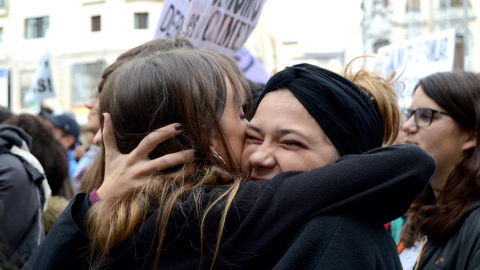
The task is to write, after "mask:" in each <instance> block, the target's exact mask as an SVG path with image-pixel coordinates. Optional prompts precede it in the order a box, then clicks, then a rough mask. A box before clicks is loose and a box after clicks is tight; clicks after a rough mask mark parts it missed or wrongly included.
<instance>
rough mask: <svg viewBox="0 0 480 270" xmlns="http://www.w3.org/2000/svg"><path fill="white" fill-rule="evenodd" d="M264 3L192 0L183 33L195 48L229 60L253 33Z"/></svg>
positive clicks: (261, 1)
mask: <svg viewBox="0 0 480 270" xmlns="http://www.w3.org/2000/svg"><path fill="white" fill-rule="evenodd" d="M265 1H266V0H242V1H240V0H192V2H191V3H190V8H189V10H188V14H187V17H186V19H185V22H184V25H183V28H182V33H184V34H185V35H186V37H187V38H188V39H189V40H190V41H191V42H192V43H193V44H195V45H196V46H197V47H199V48H200V49H204V50H211V51H216V52H220V53H224V54H227V55H229V56H231V57H233V56H234V55H235V53H237V52H238V51H240V49H241V48H242V46H243V44H244V43H245V41H246V40H247V38H248V37H249V36H250V34H251V33H252V32H253V30H254V29H255V26H256V25H257V23H258V19H259V18H260V14H261V13H262V9H263V6H264V4H265Z"/></svg>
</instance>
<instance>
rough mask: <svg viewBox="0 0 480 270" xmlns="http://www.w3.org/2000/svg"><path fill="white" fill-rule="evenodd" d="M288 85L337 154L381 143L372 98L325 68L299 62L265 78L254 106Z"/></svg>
mask: <svg viewBox="0 0 480 270" xmlns="http://www.w3.org/2000/svg"><path fill="white" fill-rule="evenodd" d="M279 89H288V90H290V91H291V92H292V93H293V95H294V96H295V97H296V98H297V99H298V100H299V101H300V103H301V104H302V105H303V106H304V107H305V109H307V111H308V112H309V113H310V115H311V116H312V117H313V118H314V119H315V120H316V121H317V123H318V124H319V125H320V127H321V128H322V129H323V131H324V132H325V133H326V134H327V136H328V138H330V140H331V141H332V142H333V144H334V145H335V147H336V148H337V150H338V151H339V152H340V155H342V156H343V155H348V154H361V153H364V152H366V151H368V150H370V149H373V148H376V147H380V146H382V123H381V120H380V116H379V114H378V112H377V110H376V109H375V106H374V104H373V102H372V100H371V99H370V98H369V97H368V96H367V94H365V93H364V92H363V91H362V90H361V89H360V88H359V87H358V86H357V85H356V84H354V83H353V82H351V81H350V80H348V79H346V78H344V77H342V76H340V75H338V74H336V73H334V72H331V71H328V70H326V69H323V68H320V67H317V66H314V65H310V64H299V65H294V66H292V67H287V68H285V69H284V70H282V71H280V72H278V73H276V74H275V75H273V76H272V77H271V78H270V80H269V81H268V82H267V84H266V85H265V87H264V88H263V91H262V93H261V95H260V97H259V98H258V100H257V105H256V108H258V105H259V104H260V102H261V100H262V99H263V97H264V96H265V95H266V94H267V93H269V92H272V91H275V90H279Z"/></svg>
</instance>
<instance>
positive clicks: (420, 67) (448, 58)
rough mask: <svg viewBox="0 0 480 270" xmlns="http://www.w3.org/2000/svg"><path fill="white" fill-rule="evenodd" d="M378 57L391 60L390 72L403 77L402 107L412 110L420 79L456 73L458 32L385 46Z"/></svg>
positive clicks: (451, 31)
mask: <svg viewBox="0 0 480 270" xmlns="http://www.w3.org/2000/svg"><path fill="white" fill-rule="evenodd" d="M378 54H379V55H380V56H383V57H385V58H386V60H387V63H386V64H387V66H388V70H390V71H391V70H395V71H396V72H397V75H400V74H401V73H402V72H403V74H402V75H401V77H400V81H402V82H403V83H404V84H405V90H404V91H403V93H402V96H401V97H400V100H399V103H400V107H401V108H402V109H403V108H408V107H409V106H410V103H411V101H412V93H413V90H414V89H413V88H414V87H415V85H416V84H417V82H418V80H419V79H421V78H423V77H426V76H428V75H430V74H433V73H436V72H442V71H452V69H453V60H454V57H455V30H447V31H442V32H437V33H432V34H428V35H424V36H420V37H416V38H412V39H408V40H405V41H404V42H401V43H395V44H392V45H388V46H385V47H382V48H380V49H379V50H378Z"/></svg>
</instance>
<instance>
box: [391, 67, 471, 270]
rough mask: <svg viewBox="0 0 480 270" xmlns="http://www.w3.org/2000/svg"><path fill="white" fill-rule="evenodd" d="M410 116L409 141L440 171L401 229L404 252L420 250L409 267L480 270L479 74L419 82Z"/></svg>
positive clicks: (434, 77) (446, 74) (450, 75)
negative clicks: (433, 159) (426, 155)
mask: <svg viewBox="0 0 480 270" xmlns="http://www.w3.org/2000/svg"><path fill="white" fill-rule="evenodd" d="M406 117H407V121H406V122H405V124H404V125H403V129H404V132H405V135H404V142H405V143H411V144H416V145H418V146H420V147H422V148H423V149H424V150H426V151H427V152H429V153H430V154H431V155H432V156H433V157H434V158H435V160H436V161H437V170H436V172H435V174H434V175H433V176H432V179H431V181H430V183H429V185H428V186H427V188H426V189H425V191H424V192H423V193H422V194H421V195H420V196H419V198H418V199H417V200H416V201H415V202H414V203H413V205H412V207H411V208H410V210H409V211H408V218H407V220H406V222H405V225H404V226H403V229H402V233H401V242H400V244H399V247H400V251H403V249H404V247H406V248H407V250H409V249H410V250H411V249H412V247H415V245H417V246H419V248H418V247H417V250H418V251H417V253H415V254H414V255H413V256H414V259H415V260H413V263H412V264H410V265H405V269H411V268H412V267H413V264H416V266H415V269H433V268H436V269H437V268H438V269H478V267H480V148H479V143H480V134H479V133H478V126H479V123H480V122H479V121H480V76H478V75H477V74H474V73H472V72H441V73H435V74H432V75H429V76H427V77H425V78H422V79H420V81H419V82H418V84H417V85H416V87H415V90H414V94H413V99H412V103H411V105H410V109H408V110H407V111H406ZM403 252H405V251H403ZM403 252H402V254H400V255H401V256H402V255H403V254H407V252H405V253H403ZM403 256H405V255H403ZM403 256H402V257H403ZM406 259H407V258H405V260H406ZM415 262H416V263H415Z"/></svg>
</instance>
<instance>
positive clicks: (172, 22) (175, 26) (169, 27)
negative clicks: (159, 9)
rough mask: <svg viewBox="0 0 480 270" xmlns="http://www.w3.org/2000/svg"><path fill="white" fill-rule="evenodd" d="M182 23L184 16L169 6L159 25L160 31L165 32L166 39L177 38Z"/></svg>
mask: <svg viewBox="0 0 480 270" xmlns="http://www.w3.org/2000/svg"><path fill="white" fill-rule="evenodd" d="M184 21H185V16H184V15H183V14H182V13H181V12H180V11H179V10H175V7H174V6H173V5H172V4H171V5H170V7H168V10H167V13H166V14H165V17H164V18H163V21H162V23H161V24H160V31H161V32H166V36H168V37H174V36H177V35H178V34H179V33H180V31H181V30H182V26H183V22H184Z"/></svg>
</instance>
